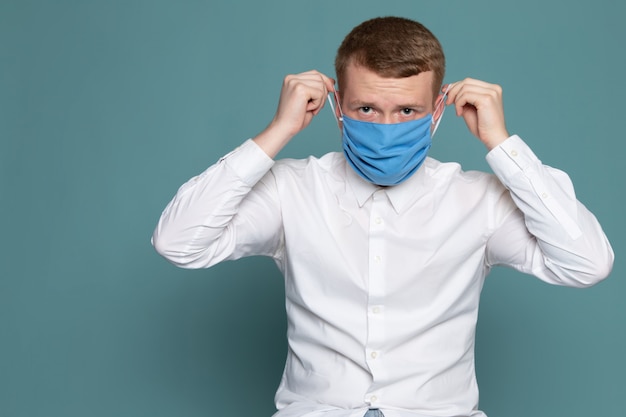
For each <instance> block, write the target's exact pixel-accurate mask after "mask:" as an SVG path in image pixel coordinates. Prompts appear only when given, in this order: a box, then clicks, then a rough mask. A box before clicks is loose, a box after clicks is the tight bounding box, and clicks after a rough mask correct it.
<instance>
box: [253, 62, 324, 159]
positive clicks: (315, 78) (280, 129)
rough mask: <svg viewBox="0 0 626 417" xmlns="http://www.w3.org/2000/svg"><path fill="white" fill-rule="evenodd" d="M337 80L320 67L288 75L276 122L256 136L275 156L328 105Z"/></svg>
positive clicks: (266, 150)
mask: <svg viewBox="0 0 626 417" xmlns="http://www.w3.org/2000/svg"><path fill="white" fill-rule="evenodd" d="M332 91H335V81H334V80H333V79H332V78H329V77H327V76H325V75H324V74H322V73H320V72H318V71H307V72H303V73H301V74H296V75H287V76H286V77H285V79H284V81H283V87H282V90H281V93H280V101H279V103H278V110H276V115H275V116H274V119H273V120H272V122H271V123H270V124H269V125H268V126H267V128H266V129H265V130H264V131H263V132H261V133H260V134H259V135H258V136H257V137H255V138H254V139H253V140H254V141H255V142H256V143H257V144H258V145H259V146H260V147H261V149H263V150H264V151H265V153H267V154H268V155H269V156H270V157H271V158H274V157H275V156H276V155H277V154H278V152H279V151H280V150H281V149H282V148H283V147H284V146H285V145H286V144H287V143H288V142H289V141H290V140H291V138H292V137H294V136H295V135H296V134H297V133H299V132H300V131H301V130H302V129H304V128H305V127H307V126H308V125H309V123H311V120H313V117H315V116H316V115H317V114H318V113H319V112H320V110H322V108H323V107H324V103H325V101H326V96H327V95H328V92H332Z"/></svg>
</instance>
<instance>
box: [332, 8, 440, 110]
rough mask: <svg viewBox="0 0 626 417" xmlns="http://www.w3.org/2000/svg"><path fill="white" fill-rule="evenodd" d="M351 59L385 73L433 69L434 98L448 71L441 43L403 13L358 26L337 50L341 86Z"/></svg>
mask: <svg viewBox="0 0 626 417" xmlns="http://www.w3.org/2000/svg"><path fill="white" fill-rule="evenodd" d="M350 63H354V64H356V65H360V66H363V67H365V68H367V69H369V70H371V71H374V72H375V73H376V74H378V75H380V76H382V77H389V78H404V77H410V76H412V75H417V74H420V73H422V72H426V71H433V73H434V82H433V84H434V85H433V98H434V97H437V95H438V93H439V88H440V86H441V83H442V82H443V76H444V73H445V67H446V62H445V57H444V54H443V48H442V47H441V44H440V43H439V41H438V40H437V38H436V37H435V35H433V34H432V32H431V31H429V30H428V29H427V28H426V27H425V26H423V25H422V24H421V23H418V22H416V21H413V20H410V19H405V18H402V17H391V16H390V17H377V18H374V19H370V20H367V21H365V22H363V23H361V24H360V25H358V26H356V27H355V28H354V29H352V31H351V32H350V33H349V34H348V36H346V37H345V39H344V40H343V42H342V43H341V46H339V49H338V50H337V57H336V58H335V73H336V74H337V82H338V84H339V89H341V88H342V85H344V81H343V80H344V75H345V71H346V68H347V67H348V65H349V64H350Z"/></svg>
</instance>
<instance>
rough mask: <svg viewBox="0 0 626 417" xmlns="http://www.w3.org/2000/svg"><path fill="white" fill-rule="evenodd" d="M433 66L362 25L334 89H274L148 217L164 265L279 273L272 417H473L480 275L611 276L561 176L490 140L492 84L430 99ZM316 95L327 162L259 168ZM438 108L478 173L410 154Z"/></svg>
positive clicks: (569, 281) (389, 26) (421, 36)
mask: <svg viewBox="0 0 626 417" xmlns="http://www.w3.org/2000/svg"><path fill="white" fill-rule="evenodd" d="M444 66H445V65H444V55H443V52H442V49H441V46H440V45H439V42H438V41H437V39H436V38H435V37H434V36H433V35H432V34H431V33H430V32H429V31H428V30H427V29H426V28H424V27H423V26H422V25H421V24H419V23H417V22H414V21H411V20H407V19H402V18H393V17H388V18H377V19H372V20H370V21H367V22H364V23H362V24H361V25H359V26H357V27H356V28H354V29H353V31H352V32H351V33H350V34H349V35H348V36H347V37H346V39H345V40H344V41H343V43H342V45H341V47H340V48H339V51H338V54H337V59H336V72H337V77H338V86H339V90H338V91H336V90H335V86H334V81H333V80H332V79H330V78H328V77H327V76H325V75H324V74H321V73H319V72H316V71H309V72H306V73H303V74H298V75H290V76H287V77H286V78H285V82H284V85H283V87H282V91H281V97H280V103H279V106H278V110H277V112H276V116H275V117H274V119H273V120H272V122H271V123H270V124H269V125H268V127H267V128H266V129H265V130H264V131H263V132H261V133H260V134H259V135H258V136H256V137H255V138H254V139H252V140H248V141H246V142H245V143H244V144H243V145H242V146H240V147H239V148H238V149H236V150H235V151H233V152H231V153H230V154H228V155H226V156H225V157H223V158H222V159H220V160H219V162H217V163H216V164H215V165H213V166H211V167H210V168H208V169H207V170H206V171H205V172H204V173H202V174H200V175H199V176H197V177H195V178H192V179H191V180H190V181H189V182H187V183H186V184H184V185H183V186H182V187H181V188H180V189H179V191H178V193H177V194H176V196H175V197H174V199H173V200H172V201H171V202H170V203H169V205H168V206H167V208H166V209H165V211H164V212H163V214H162V216H161V219H160V221H159V224H158V226H157V228H156V230H155V232H154V236H153V244H154V245H155V247H156V249H157V251H158V252H159V253H160V254H161V255H163V256H164V257H166V258H167V259H168V260H170V261H171V262H173V263H174V264H176V265H179V266H181V267H185V268H203V267H209V266H211V265H214V264H216V263H218V262H221V261H223V260H226V259H237V258H240V257H243V256H250V255H266V256H270V257H272V258H273V259H274V260H275V261H276V264H277V265H278V267H279V268H280V270H281V271H282V273H283V274H284V275H285V285H286V298H287V300H286V308H287V317H288V344H289V346H288V348H289V349H288V357H287V363H286V366H285V371H284V375H283V378H282V381H281V384H280V386H279V388H278V392H277V394H276V405H277V407H278V410H279V411H278V413H277V414H276V416H280V417H295V416H311V417H312V416H327V417H331V416H342V417H344V416H345V417H357V416H358V417H362V416H364V415H366V413H367V415H368V416H374V415H378V416H379V415H382V414H384V415H385V416H386V417H409V416H413V417H415V416H422V417H423V416H449V417H453V416H455V417H458V416H483V415H484V414H483V413H482V412H481V411H479V410H478V409H477V404H478V389H477V385H476V379H475V372H474V334H475V325H476V319H477V313H478V302H479V295H480V291H481V288H482V285H483V282H484V279H485V276H486V275H487V273H488V272H489V271H490V269H491V268H492V267H493V266H494V265H507V266H510V267H513V268H515V269H517V270H519V271H522V272H525V273H530V274H533V275H535V276H537V277H538V278H540V279H542V280H544V281H547V282H549V283H553V284H559V285H568V286H575V287H584V286H589V285H593V284H595V283H596V282H598V281H600V280H601V279H603V278H604V277H606V276H607V275H608V274H609V272H610V270H611V268H612V264H613V252H612V249H611V247H610V245H609V243H608V242H607V239H606V237H605V235H604V233H603V232H602V229H601V228H600V225H599V224H598V222H597V221H596V219H595V218H594V216H593V215H592V214H591V213H590V212H589V211H587V209H586V208H585V207H584V206H583V205H582V204H581V203H579V202H578V201H577V200H576V198H575V195H574V190H573V187H572V184H571V182H570V180H569V178H568V176H567V175H566V174H564V173H563V172H561V171H558V170H555V169H553V168H550V167H547V166H544V165H542V164H541V162H540V161H539V160H538V159H537V158H536V156H535V155H534V154H533V153H532V151H531V150H530V149H529V148H528V146H527V145H526V144H525V143H524V142H523V141H522V140H521V139H520V138H519V137H517V136H510V135H509V133H508V132H507V130H506V126H505V119H504V114H503V109H502V98H501V96H502V94H501V90H500V87H498V86H496V85H492V84H488V83H485V82H481V81H477V80H472V79H465V80H463V81H459V82H456V83H454V84H451V85H446V86H443V87H442V86H441V83H442V79H443V74H444ZM442 92H447V96H444V95H443V94H442ZM329 93H331V94H333V95H335V97H338V99H337V102H336V104H337V105H338V106H337V108H336V114H337V119H338V121H339V125H340V128H341V129H342V132H343V149H344V152H343V153H329V154H327V155H325V156H323V157H322V158H319V159H316V158H309V159H306V160H282V161H277V162H274V161H273V158H274V157H275V156H276V155H277V154H278V152H279V151H280V149H282V148H283V146H285V145H286V144H287V143H288V142H289V140H291V139H292V138H293V137H294V136H295V135H296V134H297V133H298V132H300V131H301V130H302V129H304V128H306V127H307V126H308V124H309V123H310V121H311V120H312V118H313V117H315V116H316V115H317V114H318V113H319V112H320V110H321V109H322V107H323V105H324V102H325V100H326V98H327V95H328V94H329ZM440 103H441V105H440V108H439V109H436V106H437V105H438V104H440ZM443 104H445V105H453V106H454V108H455V110H456V114H457V115H459V116H461V117H463V118H464V120H465V122H466V124H467V126H468V128H469V130H470V131H471V132H472V133H473V134H474V135H475V136H476V137H477V138H478V139H479V140H480V141H481V142H482V143H483V144H484V145H485V146H486V148H487V150H488V154H487V160H488V162H489V164H490V166H491V167H492V169H493V171H494V173H495V175H493V174H485V173H478V172H463V171H461V169H460V167H459V165H458V164H453V163H440V162H438V161H436V160H433V159H431V158H427V157H426V154H427V151H428V149H429V147H430V143H431V142H430V140H431V134H432V131H433V130H434V128H435V126H436V122H437V121H438V119H439V118H440V117H441V107H442V106H443ZM433 114H434V116H433Z"/></svg>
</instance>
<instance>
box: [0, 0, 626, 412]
mask: <svg viewBox="0 0 626 417" xmlns="http://www.w3.org/2000/svg"><path fill="white" fill-rule="evenodd" d="M380 15H401V16H405V17H409V18H413V19H417V20H419V21H421V22H423V23H424V24H425V25H426V26H428V27H429V28H430V29H431V30H432V31H433V32H434V33H435V34H437V35H438V37H439V38H440V40H441V42H442V44H443V45H444V49H445V51H446V54H447V58H448V71H447V75H446V81H455V80H458V79H461V78H464V77H468V76H469V77H475V78H480V79H484V80H486V81H490V82H494V83H498V84H500V85H502V87H503V89H504V92H505V111H506V115H507V124H508V127H509V130H510V131H511V132H514V133H518V134H520V135H521V136H522V137H523V138H525V139H526V141H527V142H528V143H529V144H530V145H531V146H532V148H533V149H534V150H535V152H536V153H537V154H538V155H539V157H540V158H541V159H542V160H543V161H544V162H545V163H547V164H549V165H552V166H555V167H559V168H561V169H564V170H565V171H567V172H568V173H569V174H570V175H571V177H572V179H573V181H574V184H575V185H576V189H577V194H578V197H579V199H580V200H581V201H582V202H583V203H585V204H586V205H587V206H588V207H589V208H590V209H591V210H592V211H593V212H594V213H595V214H596V215H597V217H598V218H599V220H600V221H601V223H602V224H603V227H604V228H605V230H606V233H607V234H608V236H609V239H610V240H611V242H612V244H613V246H614V249H615V252H616V256H617V258H616V264H615V267H614V270H613V273H612V275H611V277H610V278H609V279H608V280H607V281H604V282H603V283H601V284H599V285H598V286H596V287H593V288H591V289H585V290H577V289H567V288H558V287H553V286H550V285H547V284H544V283H542V282H539V281H538V280H536V279H533V278H531V277H528V276H525V275H522V274H519V273H516V272H513V271H511V270H506V269H497V270H495V271H494V272H493V273H492V274H491V276H490V277H489V278H488V280H487V283H486V286H485V289H484V292H483V296H482V305H481V312H480V319H479V328H478V336H477V352H476V354H477V371H478V378H479V384H480V387H481V403H480V406H481V408H482V409H484V410H485V411H486V412H487V413H488V414H489V415H490V417H523V416H537V417H541V416H545V417H554V416H568V417H579V416H580V417H582V416H623V415H626V414H624V413H625V411H624V398H625V396H626V378H624V374H625V373H626V357H625V356H626V325H625V319H626V303H625V302H624V298H625V296H626V283H625V280H624V263H623V262H622V258H621V254H622V253H623V252H624V249H625V245H626V243H625V234H626V228H625V222H624V204H625V203H626V200H625V194H626V189H625V186H624V178H625V174H624V166H625V164H624V162H623V160H624V155H625V154H626V140H625V139H624V120H625V114H626V112H625V110H626V108H625V105H624V98H625V97H626V83H624V75H625V74H626V57H625V52H624V51H625V48H624V44H625V41H626V24H625V23H624V22H625V21H626V3H624V2H623V1H622V0H596V1H593V2H591V1H549V0H526V1H523V2H522V1H495V0H494V1H487V0H472V1H470V0H466V1H461V0H449V1H419V0H412V1H410V0H405V1H401V0H389V1H373V0H360V1H329V0H325V1H278V0H266V1H228V2H227V1H216V0H178V1H174V0H171V1H165V0H108V1H104V0H101V1H95V0H82V1H79V0H74V1H71V0H57V1H43V0H39V1H38V0H0V140H1V142H0V144H1V145H0V146H1V148H0V169H1V171H0V187H1V188H0V191H1V193H0V199H1V203H0V233H1V236H2V238H1V239H0V417H105V416H106V417H109V416H110V417H126V416H127V417H135V416H151V417H160V416H185V417H195V416H233V417H236V416H242V417H243V416H253V415H254V416H268V417H269V416H270V415H271V414H272V413H273V411H274V405H273V395H274V391H275V389H276V387H277V385H278V383H279V378H280V375H281V373H282V368H283V361H284V358H285V354H286V346H285V327H286V324H285V312H284V302H283V295H284V294H283V284H282V278H281V276H280V274H279V273H278V271H277V269H276V268H275V266H274V265H273V264H272V262H271V261H269V260H267V259H264V258H250V259H244V260H241V261H237V262H230V263H226V264H222V265H218V266H217V267H214V268H212V269H209V270H200V271H187V270H181V269H177V268H175V267H173V266H171V265H170V264H168V263H167V262H166V261H165V260H163V259H161V258H160V257H159V256H158V255H157V254H156V253H155V252H154V251H153V249H152V247H151V245H150V236H151V233H152V230H153V228H154V226H155V224H156V222H157V219H158V217H159V215H160V213H161V210H162V209H163V208H164V207H165V205H166V203H167V202H168V201H169V200H170V198H171V197H172V196H173V194H174V193H175V191H176V189H177V188H178V186H180V185H181V184H182V183H183V182H184V181H186V180H187V179H188V178H190V177H192V176H194V175H195V174H197V173H199V172H200V171H202V170H204V169H205V168H206V167H208V166H209V165H210V164H212V163H213V162H215V161H216V160H217V159H218V158H219V157H220V156H221V155H223V154H225V153H226V152H228V151H230V150H231V149H232V148H234V147H235V146H237V145H238V144H239V143H241V142H242V141H244V140H245V139H246V138H248V137H251V136H253V135H255V134H256V133H258V132H259V131H260V130H261V129H262V128H264V127H265V126H266V124H267V123H268V122H269V121H270V119H271V118H272V116H273V114H274V110H275V108H276V105H277V99H278V94H279V90H280V87H281V83H282V79H283V77H284V76H285V75H286V74H288V73H295V72H301V71H305V70H308V69H313V68H314V69H317V70H320V71H323V72H325V73H327V74H329V75H333V59H334V54H335V51H336V49H337V47H338V45H339V43H340V42H341V40H342V38H343V37H344V36H345V35H346V34H347V33H348V31H349V30H350V29H351V28H352V27H353V26H355V25H356V24H358V23H360V22H361V21H363V20H365V19H367V18H371V17H375V16H380ZM338 149H339V134H338V131H337V129H336V125H335V122H334V119H333V117H332V115H331V113H330V111H329V109H324V110H323V111H322V113H321V114H320V115H319V116H318V117H317V118H316V119H315V120H314V121H313V123H312V125H311V126H310V127H309V128H308V129H307V130H306V131H304V132H302V133H301V134H300V135H299V136H298V137H296V138H295V139H294V140H293V142H292V143H290V144H289V145H288V147H287V148H285V149H284V150H283V152H282V153H281V155H280V156H281V157H304V156H307V155H309V154H313V155H322V154H324V153H326V152H328V151H334V150H338ZM432 155H433V156H435V157H436V158H438V159H441V160H446V161H450V160H455V161H460V162H461V163H462V164H463V166H464V167H465V168H466V169H481V170H487V169H488V167H487V165H486V163H485V160H484V155H485V151H484V149H483V147H482V145H480V144H479V143H478V142H477V140H475V139H474V138H473V137H472V136H471V135H470V133H469V132H468V131H467V130H466V128H465V126H464V124H463V122H462V121H461V120H459V119H457V118H456V117H455V116H454V112H453V111H448V112H447V113H446V115H445V119H444V120H443V122H442V124H441V126H440V130H439V132H438V134H437V137H436V139H435V143H434V147H433V149H432Z"/></svg>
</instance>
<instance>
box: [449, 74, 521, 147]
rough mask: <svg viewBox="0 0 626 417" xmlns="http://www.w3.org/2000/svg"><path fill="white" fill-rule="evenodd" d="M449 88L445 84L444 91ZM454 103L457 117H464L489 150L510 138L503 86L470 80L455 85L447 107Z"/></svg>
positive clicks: (468, 125)
mask: <svg viewBox="0 0 626 417" xmlns="http://www.w3.org/2000/svg"><path fill="white" fill-rule="evenodd" d="M447 88H448V85H444V86H443V88H442V91H445V89H447ZM450 104H454V107H455V109H456V115H457V116H462V117H463V119H464V120H465V124H466V125H467V127H468V129H469V130H470V132H472V134H473V135H474V136H476V137H477V138H478V139H480V141H481V142H482V143H484V144H485V146H486V147H487V149H489V150H491V149H493V148H495V147H496V146H498V145H499V144H501V143H502V142H504V141H505V140H506V139H507V138H508V137H509V133H508V132H507V130H506V124H505V121H504V107H503V104H502V87H500V86H499V85H497V84H489V83H486V82H483V81H480V80H475V79H472V78H466V79H464V80H463V81H459V82H456V83H454V84H453V85H452V87H451V88H450V90H449V91H448V98H447V100H446V105H450Z"/></svg>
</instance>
